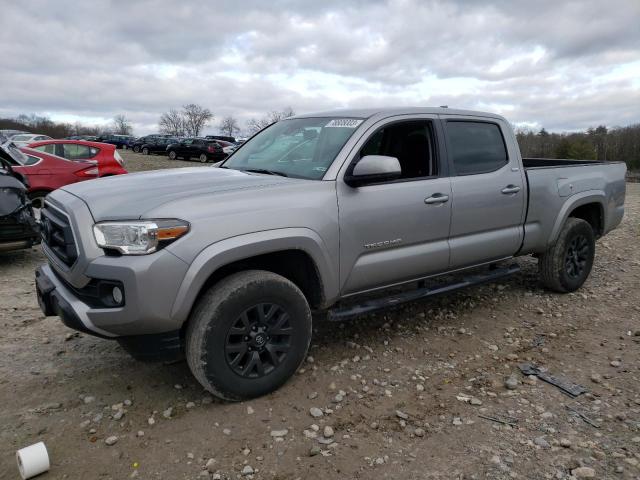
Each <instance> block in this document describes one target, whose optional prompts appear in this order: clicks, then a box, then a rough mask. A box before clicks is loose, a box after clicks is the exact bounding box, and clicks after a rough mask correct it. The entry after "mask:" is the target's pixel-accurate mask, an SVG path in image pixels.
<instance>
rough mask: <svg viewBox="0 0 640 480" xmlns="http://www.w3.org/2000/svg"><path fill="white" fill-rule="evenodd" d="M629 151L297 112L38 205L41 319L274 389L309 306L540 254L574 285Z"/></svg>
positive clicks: (388, 292)
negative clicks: (217, 150) (203, 161)
mask: <svg viewBox="0 0 640 480" xmlns="http://www.w3.org/2000/svg"><path fill="white" fill-rule="evenodd" d="M625 171H626V167H625V164H624V163H621V162H606V163H603V162H597V161H586V160H585V161H581V160H549V159H528V158H522V157H521V155H520V151H519V149H518V144H517V141H516V137H515V135H514V133H513V131H512V128H511V126H510V125H509V123H508V122H507V121H506V120H505V119H504V118H503V117H501V116H498V115H493V114H489V113H481V112H472V111H463V110H453V109H448V108H397V109H376V110H373V109H372V110H344V111H333V112H325V113H317V114H308V115H298V116H296V117H292V118H288V119H286V120H282V121H280V122H277V123H275V124H273V125H271V126H269V127H267V128H265V129H264V130H262V131H260V132H258V133H257V134H256V135H255V136H253V137H252V138H251V139H250V140H248V141H247V142H246V143H244V144H243V145H242V146H241V147H240V148H238V149H237V150H236V151H235V152H234V153H233V154H232V155H231V156H230V157H229V158H227V159H226V160H225V161H223V162H221V163H219V164H217V165H215V166H210V167H207V168H188V169H182V168H181V169H175V170H163V171H154V172H146V173H139V174H130V175H125V176H122V177H113V178H107V179H99V180H92V181H88V182H83V183H77V184H73V185H68V186H66V187H63V188H61V189H59V190H56V191H55V192H53V193H51V194H50V195H49V196H48V197H47V199H46V203H45V208H44V209H43V210H42V228H41V232H42V248H43V250H44V253H45V254H46V257H47V259H48V262H47V264H45V265H43V266H41V267H39V268H38V269H37V271H36V285H37V294H38V299H39V303H40V306H41V308H42V310H43V311H44V313H45V314H46V315H51V316H52V315H58V316H60V317H61V318H62V321H63V322H64V323H65V324H66V325H68V326H69V327H71V328H74V329H77V330H80V331H83V332H87V333H90V334H93V335H97V336H101V337H104V338H110V339H115V340H117V341H119V342H120V343H121V345H122V346H123V347H124V348H125V349H126V350H127V351H128V352H130V353H131V354H132V355H133V356H134V357H136V358H138V359H143V360H144V359H147V360H152V359H167V358H178V357H180V356H182V355H184V356H186V359H187V361H188V364H189V367H190V368H191V371H192V372H193V374H194V375H195V377H196V378H197V380H198V381H199V382H200V383H201V384H202V385H203V386H204V387H205V388H206V389H207V390H209V391H211V392H212V393H214V394H215V395H217V396H219V397H221V398H224V399H227V400H241V399H247V398H252V397H256V396H260V395H264V394H266V393H268V392H271V391H273V390H275V389H277V388H278V387H280V386H281V385H283V384H284V383H285V382H286V381H287V379H289V378H290V377H291V376H292V375H293V374H294V373H295V371H296V369H297V368H298V367H299V366H300V364H301V362H303V360H304V358H305V355H306V353H307V349H308V347H309V342H310V340H311V334H312V313H314V314H320V313H322V315H314V318H328V319H329V320H342V319H345V318H348V317H353V316H357V315H362V314H365V313H367V312H373V311H376V310H378V309H381V308H385V307H388V306H393V305H398V304H400V303H403V302H407V301H415V300H418V299H421V298H425V297H429V296H431V295H434V294H439V293H444V292H448V291H452V290H454V289H457V288H461V287H465V286H468V285H473V284H477V283H480V282H486V281H490V280H495V279H499V278H502V277H504V276H506V275H510V274H513V273H515V272H516V271H517V270H518V266H517V264H515V263H512V261H511V260H510V259H512V258H514V257H518V256H523V255H533V256H535V257H537V259H538V264H539V271H540V280H541V283H542V284H543V285H544V286H545V287H546V288H548V289H550V290H552V291H555V292H571V291H574V290H576V289H578V288H579V287H580V286H581V285H582V284H583V283H584V282H585V280H586V279H587V277H588V275H589V272H590V270H591V267H592V264H593V260H594V254H595V245H596V243H595V242H596V239H597V238H598V237H601V236H603V235H605V234H606V233H608V232H609V231H611V230H612V229H613V228H615V227H616V226H617V225H618V224H619V223H620V221H621V219H622V216H623V212H624V199H625Z"/></svg>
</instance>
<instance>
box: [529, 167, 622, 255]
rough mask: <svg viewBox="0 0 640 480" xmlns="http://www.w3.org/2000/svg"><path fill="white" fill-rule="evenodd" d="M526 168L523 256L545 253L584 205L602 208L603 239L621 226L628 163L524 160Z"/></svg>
mask: <svg viewBox="0 0 640 480" xmlns="http://www.w3.org/2000/svg"><path fill="white" fill-rule="evenodd" d="M522 164H523V166H524V169H525V173H526V176H527V186H528V198H527V212H526V220H525V223H524V242H523V245H522V250H521V251H522V252H526V253H531V252H533V253H540V252H543V251H545V250H546V249H547V248H548V246H549V244H550V242H553V240H554V239H555V235H556V234H557V231H558V229H559V228H560V226H561V225H562V224H563V223H564V220H565V218H566V216H568V215H569V214H570V211H571V210H572V209H573V208H575V206H576V205H577V206H579V205H581V204H582V203H586V202H598V203H599V204H600V205H601V206H602V211H601V214H600V216H601V219H602V220H603V224H602V225H601V231H600V232H599V234H600V235H602V234H605V233H606V232H608V231H609V230H611V229H612V228H614V227H615V226H616V225H618V223H620V220H621V219H622V215H623V213H624V193H625V172H626V165H625V164H624V162H597V161H593V160H565V159H558V160H556V159H547V158H523V159H522ZM582 199H584V200H582ZM576 201H577V203H576ZM551 212H557V213H554V214H553V215H551V214H550V213H551Z"/></svg>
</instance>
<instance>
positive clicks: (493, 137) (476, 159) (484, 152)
mask: <svg viewBox="0 0 640 480" xmlns="http://www.w3.org/2000/svg"><path fill="white" fill-rule="evenodd" d="M446 132H447V146H448V150H449V157H450V158H451V161H452V163H453V169H454V172H455V175H477V174H480V173H489V172H494V171H496V170H499V169H500V168H502V167H504V166H505V165H506V164H507V163H508V162H509V157H508V155H507V147H506V144H505V141H504V137H503V136H502V131H501V130H500V127H499V126H498V125H497V124H495V123H490V122H483V121H471V120H470V121H461V120H449V121H447V122H446Z"/></svg>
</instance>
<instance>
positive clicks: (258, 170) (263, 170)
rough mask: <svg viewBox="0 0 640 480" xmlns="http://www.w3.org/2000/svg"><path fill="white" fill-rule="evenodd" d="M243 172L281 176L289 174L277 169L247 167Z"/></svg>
mask: <svg viewBox="0 0 640 480" xmlns="http://www.w3.org/2000/svg"><path fill="white" fill-rule="evenodd" d="M243 172H251V173H266V174H267V175H279V176H281V177H288V176H289V175H287V174H286V173H282V172H278V171H276V170H267V169H266V168H245V169H244V170H243Z"/></svg>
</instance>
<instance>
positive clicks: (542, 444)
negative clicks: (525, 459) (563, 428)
mask: <svg viewBox="0 0 640 480" xmlns="http://www.w3.org/2000/svg"><path fill="white" fill-rule="evenodd" d="M533 443H535V444H536V445H537V446H539V447H541V448H550V447H551V446H550V445H549V442H547V441H546V440H545V438H544V437H536V438H535V439H534V440H533Z"/></svg>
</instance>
